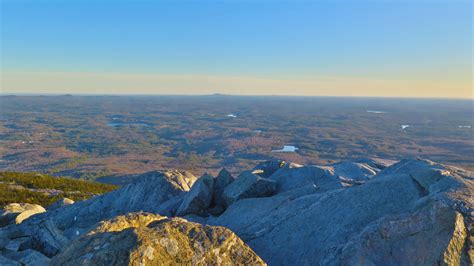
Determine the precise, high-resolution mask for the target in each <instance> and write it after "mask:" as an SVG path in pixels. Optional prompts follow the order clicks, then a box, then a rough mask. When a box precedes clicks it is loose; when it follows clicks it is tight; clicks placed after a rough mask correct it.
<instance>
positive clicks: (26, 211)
mask: <svg viewBox="0 0 474 266" xmlns="http://www.w3.org/2000/svg"><path fill="white" fill-rule="evenodd" d="M45 211H46V210H45V209H44V208H43V207H42V206H40V205H38V204H30V203H10V204H8V205H6V206H5V207H4V208H3V210H2V211H1V213H0V227H3V226H6V225H8V224H10V223H15V224H20V223H22V222H23V221H24V220H26V219H28V218H29V217H30V216H32V215H35V214H38V213H42V212H45Z"/></svg>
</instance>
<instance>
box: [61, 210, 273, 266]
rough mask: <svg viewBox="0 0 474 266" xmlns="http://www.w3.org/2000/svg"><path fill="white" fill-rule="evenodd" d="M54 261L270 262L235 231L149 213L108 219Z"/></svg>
mask: <svg viewBox="0 0 474 266" xmlns="http://www.w3.org/2000/svg"><path fill="white" fill-rule="evenodd" d="M52 264H53V265H176V264H183V265H184V264H187V265H210V264H213V265H231V264H232V265H233V264H238V265H265V263H264V262H263V260H262V259H260V258H259V257H258V256H257V255H256V254H255V252H253V251H252V250H251V249H250V248H249V247H248V246H247V245H246V244H245V243H244V242H243V241H242V240H241V239H239V237H238V236H236V235H235V234H234V233H232V231H230V230H228V229H226V228H224V227H220V226H207V225H201V224H198V223H193V222H188V221H186V220H185V219H182V218H167V217H162V216H160V215H155V214H148V213H131V214H128V215H126V216H118V217H116V218H114V219H112V220H111V221H104V222H102V223H100V224H99V226H98V227H97V228H94V229H93V230H91V231H90V232H88V233H87V234H85V235H83V236H81V237H79V238H78V239H76V240H74V241H72V242H71V243H70V244H69V245H68V246H67V247H66V248H65V249H64V250H63V251H62V252H61V253H59V255H57V256H56V257H55V258H54V259H53V261H52Z"/></svg>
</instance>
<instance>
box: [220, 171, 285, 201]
mask: <svg viewBox="0 0 474 266" xmlns="http://www.w3.org/2000/svg"><path fill="white" fill-rule="evenodd" d="M276 189H277V184H276V182H275V181H273V180H270V179H267V178H262V177H260V176H258V175H255V174H252V173H251V172H244V173H243V174H241V175H240V176H239V177H238V178H237V179H236V180H235V181H234V182H232V183H231V184H230V185H229V186H227V187H226V188H225V190H224V193H223V198H224V201H225V203H226V205H227V206H229V205H231V204H232V203H234V202H236V201H238V200H240V199H245V198H258V197H269V196H271V195H273V194H274V193H275V192H276Z"/></svg>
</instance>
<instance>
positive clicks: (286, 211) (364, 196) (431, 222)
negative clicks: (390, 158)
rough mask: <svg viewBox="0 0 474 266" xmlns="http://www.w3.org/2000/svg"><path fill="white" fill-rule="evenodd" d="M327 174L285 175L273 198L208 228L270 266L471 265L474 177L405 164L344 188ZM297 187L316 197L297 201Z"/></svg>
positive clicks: (244, 203)
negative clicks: (231, 237) (220, 229)
mask: <svg viewBox="0 0 474 266" xmlns="http://www.w3.org/2000/svg"><path fill="white" fill-rule="evenodd" d="M280 171H282V172H280ZM325 171H327V169H321V168H320V167H311V166H310V167H302V168H295V169H281V170H279V171H277V172H276V173H274V174H273V175H272V176H271V179H273V180H275V181H277V182H278V185H279V187H280V188H283V189H280V191H279V192H278V193H277V194H276V195H274V196H272V197H269V198H253V199H244V200H239V201H237V202H235V203H234V204H233V205H231V206H230V207H229V208H228V209H227V210H226V211H225V212H224V213H223V214H222V215H221V216H219V217H211V218H210V219H208V220H207V223H209V224H212V225H221V226H225V227H227V228H229V229H231V230H232V231H234V232H235V233H236V234H237V235H239V236H240V237H241V238H242V239H243V240H244V241H245V242H246V243H248V244H249V246H250V247H251V248H252V249H253V250H254V251H255V252H257V254H259V255H260V256H261V257H262V258H263V259H264V260H265V261H266V262H268V263H269V264H270V265H286V264H297V265H314V264H323V265H326V264H329V265H340V264H342V265H344V264H345V265H352V264H366V265H379V264H384V265H387V264H388V265H419V264H425V265H426V264H428V265H429V264H443V263H448V264H449V262H456V263H457V262H458V261H460V262H461V264H465V265H470V264H471V263H472V261H473V260H472V259H473V258H472V256H471V257H470V255H469V251H472V242H471V241H470V240H469V238H468V237H466V236H469V235H473V233H472V228H473V227H472V215H473V213H474V212H473V211H474V209H473V206H474V204H473V201H474V189H473V188H474V185H473V180H474V176H473V173H472V172H468V171H464V170H461V169H456V168H452V167H447V166H442V165H439V164H435V163H432V162H430V161H426V160H405V161H401V162H399V163H396V164H394V165H391V166H389V167H387V168H385V169H383V170H381V171H379V172H378V173H377V174H376V175H374V176H372V177H371V178H370V179H369V180H365V181H364V182H363V183H360V184H358V185H353V186H343V185H342V184H341V183H342V181H343V180H342V179H341V178H340V176H339V175H338V174H337V173H330V171H327V172H325ZM284 172H285V173H284ZM440 173H442V174H441V175H440ZM338 180H339V181H338ZM291 182H294V183H298V184H297V185H296V184H293V185H292V184H291ZM300 182H301V183H303V184H306V186H305V187H308V185H307V184H313V185H314V186H315V189H314V191H313V192H311V190H308V191H307V192H308V193H301V194H299V193H296V191H298V190H301V189H302V187H303V186H302V184H300ZM282 250H285V252H281V251H282ZM415 254H416V255H415ZM471 254H472V252H471ZM420 262H422V263H420Z"/></svg>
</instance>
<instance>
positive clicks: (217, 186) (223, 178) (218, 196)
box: [213, 168, 234, 207]
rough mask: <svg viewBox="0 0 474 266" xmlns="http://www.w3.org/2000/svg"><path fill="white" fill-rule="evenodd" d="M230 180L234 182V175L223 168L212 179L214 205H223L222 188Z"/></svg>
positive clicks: (223, 188)
mask: <svg viewBox="0 0 474 266" xmlns="http://www.w3.org/2000/svg"><path fill="white" fill-rule="evenodd" d="M232 182H234V177H233V176H232V175H231V174H230V173H229V172H228V171H227V170H226V169H225V168H224V169H222V170H221V171H220V172H219V174H218V175H217V177H216V179H215V181H214V196H213V200H214V205H216V206H223V207H224V206H225V201H224V197H223V194H224V190H225V188H226V187H227V186H228V185H230V184H231V183H232Z"/></svg>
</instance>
